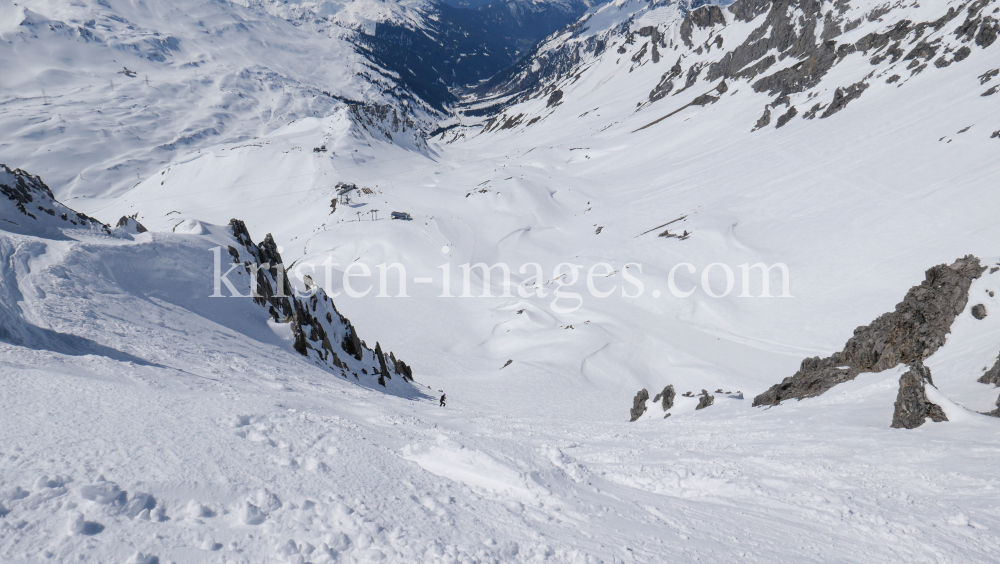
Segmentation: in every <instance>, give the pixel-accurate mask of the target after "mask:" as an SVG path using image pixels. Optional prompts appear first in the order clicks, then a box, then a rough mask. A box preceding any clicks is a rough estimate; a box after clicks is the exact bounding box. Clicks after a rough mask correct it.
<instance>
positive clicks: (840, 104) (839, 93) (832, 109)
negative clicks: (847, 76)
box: [819, 81, 868, 119]
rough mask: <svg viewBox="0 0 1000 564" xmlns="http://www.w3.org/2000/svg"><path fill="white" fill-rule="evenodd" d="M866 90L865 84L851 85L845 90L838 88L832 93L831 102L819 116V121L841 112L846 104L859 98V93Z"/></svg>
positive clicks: (866, 85)
mask: <svg viewBox="0 0 1000 564" xmlns="http://www.w3.org/2000/svg"><path fill="white" fill-rule="evenodd" d="M867 89H868V83H867V82H863V81H862V82H858V83H857V84H852V85H850V86H848V87H847V88H838V89H837V90H836V91H834V93H833V101H832V102H830V105H829V106H828V107H827V108H826V111H825V112H823V115H821V116H819V117H820V119H823V118H828V117H830V116H832V115H833V114H835V113H837V112H839V111H840V110H843V109H844V108H846V107H847V104H848V102H850V101H851V100H855V99H857V98H859V97H861V93H862V92H864V91H865V90H867Z"/></svg>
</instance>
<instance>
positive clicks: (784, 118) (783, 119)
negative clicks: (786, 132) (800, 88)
mask: <svg viewBox="0 0 1000 564" xmlns="http://www.w3.org/2000/svg"><path fill="white" fill-rule="evenodd" d="M797 115H799V111H798V110H796V109H795V106H792V107H791V108H788V111H787V112H785V113H784V114H782V115H781V116H780V117H779V118H778V123H777V124H776V125H775V126H774V128H775V129H778V128H780V127H781V126H783V125H785V124H786V123H788V122H789V121H791V120H792V118H793V117H795V116H797Z"/></svg>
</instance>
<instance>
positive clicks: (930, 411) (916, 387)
mask: <svg viewBox="0 0 1000 564" xmlns="http://www.w3.org/2000/svg"><path fill="white" fill-rule="evenodd" d="M933 385H934V383H933V381H932V379H931V371H930V369H928V368H927V367H926V366H924V365H923V363H921V362H919V361H918V362H915V363H913V365H911V366H910V369H909V370H907V371H906V372H905V373H904V374H903V375H902V376H900V378H899V393H898V394H897V395H896V403H895V410H894V411H893V413H892V425H891V426H892V427H893V428H896V429H916V428H917V427H919V426H921V425H923V424H924V422H925V421H926V420H927V418H928V417H929V418H930V419H931V420H932V421H934V422H935V423H940V422H941V421H947V420H948V417H947V416H946V415H945V413H944V411H943V410H942V409H941V407H940V406H939V405H937V404H934V403H931V402H930V401H929V400H928V399H927V392H926V387H927V386H933Z"/></svg>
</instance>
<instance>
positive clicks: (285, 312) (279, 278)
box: [229, 219, 413, 387]
mask: <svg viewBox="0 0 1000 564" xmlns="http://www.w3.org/2000/svg"><path fill="white" fill-rule="evenodd" d="M229 227H230V230H231V231H232V234H233V237H234V238H235V239H236V242H237V243H238V245H239V246H240V248H239V249H238V248H235V247H230V248H229V254H230V256H232V258H233V262H236V263H240V262H242V263H243V266H244V272H245V273H246V274H247V275H249V276H250V279H251V280H253V281H254V284H253V285H252V286H251V290H252V293H251V295H252V296H253V300H254V302H255V303H257V304H259V305H260V306H262V307H264V308H266V309H267V310H268V313H269V314H270V315H271V318H272V319H273V320H275V321H276V322H280V323H290V324H291V328H292V335H293V337H294V341H293V345H292V347H293V348H294V349H295V351H296V352H298V353H299V354H301V355H302V356H305V357H309V358H312V359H314V360H315V361H316V362H317V363H320V364H322V365H326V366H327V367H328V368H331V369H336V371H337V372H339V373H340V374H341V375H342V376H344V377H346V376H347V371H348V370H350V371H351V372H353V373H355V374H356V373H357V372H359V371H360V372H361V373H362V374H375V373H376V372H377V373H378V376H379V377H378V384H379V385H381V386H383V387H384V386H386V380H387V379H391V378H392V376H391V374H390V372H389V368H388V364H387V362H386V355H385V354H384V353H383V352H382V346H381V345H380V344H378V343H376V345H375V350H374V351H372V350H371V349H369V348H368V347H367V346H366V345H365V344H364V342H363V341H361V339H360V338H358V335H357V330H356V329H355V328H354V325H352V324H351V322H350V320H348V319H347V318H346V317H344V316H343V315H341V314H340V312H339V311H337V308H336V306H335V305H334V304H333V300H331V299H330V298H329V296H327V295H326V292H324V291H323V289H322V288H319V287H316V286H312V285H311V284H307V290H308V291H309V292H310V295H296V294H295V292H294V291H293V288H292V286H291V284H290V283H289V281H288V275H287V272H286V271H285V267H284V262H283V261H282V259H281V255H280V254H279V253H278V246H277V244H276V243H275V241H274V238H273V237H271V235H270V234H268V235H267V236H266V237H265V238H264V240H263V241H262V242H261V243H259V244H254V243H253V242H252V240H251V239H250V233H249V232H248V231H247V227H246V224H244V223H243V222H242V221H240V220H238V219H233V220H232V221H230V222H229ZM241 257H246V258H244V259H242V260H241ZM307 283H308V281H307ZM366 353H367V354H366ZM341 354H343V355H344V357H343V358H341V356H340V355H341ZM366 358H368V359H370V360H371V361H372V362H373V363H377V364H363V362H364V359H366ZM389 358H390V360H391V362H392V365H393V369H394V370H395V372H396V374H399V375H402V376H403V379H404V381H405V380H413V373H412V371H411V369H410V367H409V366H407V365H406V363H404V362H403V361H401V360H398V359H396V357H395V355H392V354H391V353H390V355H389ZM369 369H370V370H369Z"/></svg>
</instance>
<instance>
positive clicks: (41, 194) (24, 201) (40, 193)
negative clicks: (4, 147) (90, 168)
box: [0, 164, 111, 233]
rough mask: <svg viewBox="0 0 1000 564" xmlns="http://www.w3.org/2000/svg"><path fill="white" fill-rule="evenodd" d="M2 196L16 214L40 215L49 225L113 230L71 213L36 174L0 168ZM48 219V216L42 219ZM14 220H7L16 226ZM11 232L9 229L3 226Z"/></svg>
mask: <svg viewBox="0 0 1000 564" xmlns="http://www.w3.org/2000/svg"><path fill="white" fill-rule="evenodd" d="M0 194H2V195H3V196H6V197H7V199H8V200H10V201H11V202H13V205H14V207H15V208H17V211H18V212H20V213H21V214H23V215H24V216H26V217H28V218H30V219H33V220H38V219H39V215H38V214H39V212H41V213H44V214H46V215H48V216H51V217H50V218H46V219H47V221H48V223H49V224H50V225H51V224H55V225H59V226H62V227H67V228H72V227H88V228H98V229H101V230H103V231H104V232H106V233H110V232H111V230H110V228H109V227H108V226H107V225H104V224H103V223H101V222H100V221H97V220H96V219H94V218H92V217H89V216H87V215H84V214H82V213H79V212H76V211H74V210H71V209H69V208H68V207H66V206H65V205H63V204H62V203H60V202H59V201H58V200H56V199H55V196H53V195H52V190H50V189H49V187H48V186H47V185H46V184H45V183H44V182H42V179H41V178H40V177H38V176H35V175H33V174H29V173H27V172H25V171H23V170H21V169H19V168H16V169H11V168H9V167H7V165H5V164H0ZM41 217H42V218H45V216H41ZM13 219H14V218H13V217H11V218H7V223H11V224H14V225H16V224H17V223H16V222H14V221H12V220H13ZM3 227H5V228H8V226H6V225H5V226H3Z"/></svg>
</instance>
